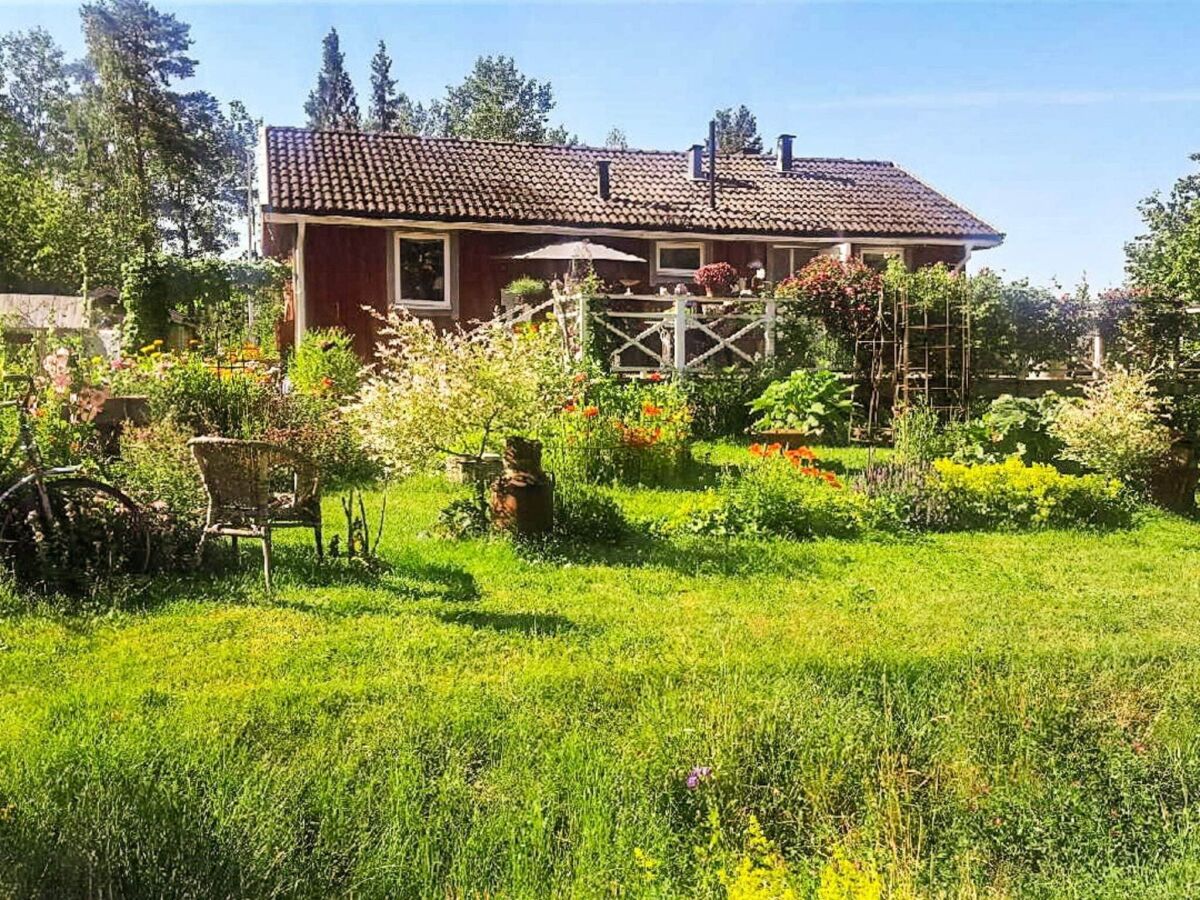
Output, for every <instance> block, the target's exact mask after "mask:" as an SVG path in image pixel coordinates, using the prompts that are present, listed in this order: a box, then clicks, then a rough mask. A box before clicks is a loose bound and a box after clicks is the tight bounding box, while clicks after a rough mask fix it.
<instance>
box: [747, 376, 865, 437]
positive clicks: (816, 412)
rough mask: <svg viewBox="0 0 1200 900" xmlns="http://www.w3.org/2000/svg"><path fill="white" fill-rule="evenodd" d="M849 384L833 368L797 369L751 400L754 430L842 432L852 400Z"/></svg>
mask: <svg viewBox="0 0 1200 900" xmlns="http://www.w3.org/2000/svg"><path fill="white" fill-rule="evenodd" d="M853 391H854V387H853V386H852V385H847V384H843V383H842V380H841V378H840V377H838V375H837V374H836V373H834V372H827V371H817V372H812V371H808V370H806V369H799V370H797V371H795V372H793V373H792V374H791V375H789V376H788V377H787V378H784V379H782V380H780V381H776V382H773V383H772V384H770V385H768V386H767V389H766V390H765V391H763V392H762V394H761V395H760V396H759V397H758V398H757V399H755V400H753V401H751V403H750V411H751V412H753V413H757V414H758V418H757V419H755V420H754V422H753V423H752V424H751V426H750V427H751V429H753V430H754V431H760V432H761V431H798V432H800V433H801V434H803V435H806V436H808V435H812V436H816V435H821V436H824V437H826V438H829V439H835V440H836V439H839V438H842V437H844V436H845V432H846V429H847V426H848V424H849V421H850V411H851V410H852V409H853V408H854V402H853V401H852V400H851V399H850V397H851V394H852V393H853Z"/></svg>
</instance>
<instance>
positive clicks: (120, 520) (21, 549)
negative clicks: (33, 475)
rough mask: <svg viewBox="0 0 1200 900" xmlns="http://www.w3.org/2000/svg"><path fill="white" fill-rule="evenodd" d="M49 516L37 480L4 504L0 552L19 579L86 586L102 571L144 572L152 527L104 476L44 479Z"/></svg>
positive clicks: (135, 505)
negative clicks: (46, 513) (39, 492)
mask: <svg viewBox="0 0 1200 900" xmlns="http://www.w3.org/2000/svg"><path fill="white" fill-rule="evenodd" d="M44 487H45V491H46V498H47V500H48V510H49V513H50V517H49V521H46V516H45V513H44V512H43V510H42V507H41V503H40V502H39V496H38V489H37V486H36V484H34V483H33V482H31V483H29V484H28V485H26V486H24V487H23V488H21V489H20V490H18V491H17V492H16V493H15V494H14V495H12V496H11V497H9V498H8V500H7V501H5V503H4V507H3V509H2V510H0V556H3V558H4V561H5V562H6V563H7V564H8V566H9V568H10V569H11V570H12V571H13V572H14V574H16V576H17V577H18V579H19V580H22V581H26V582H27V583H41V584H42V585H43V586H46V587H52V588H53V587H66V588H74V589H86V588H88V587H89V586H90V584H91V583H92V582H94V581H95V579H96V578H97V577H98V576H104V575H115V574H133V575H136V574H141V573H143V572H145V571H146V570H147V569H148V568H149V565H150V530H149V528H148V527H147V524H146V520H145V516H144V515H143V514H142V511H141V509H140V507H139V506H138V504H137V503H135V502H134V501H133V500H132V499H131V498H130V497H129V496H127V495H126V494H124V493H122V492H121V491H119V490H117V489H116V488H114V487H112V486H111V485H107V484H105V483H104V482H102V481H96V480H94V479H91V478H57V479H54V480H51V481H46V482H44Z"/></svg>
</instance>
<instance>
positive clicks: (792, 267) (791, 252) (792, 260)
mask: <svg viewBox="0 0 1200 900" xmlns="http://www.w3.org/2000/svg"><path fill="white" fill-rule="evenodd" d="M771 249H772V250H786V251H788V271H787V274H786V275H784V276H783V277H784V278H790V277H791V276H792V275H794V274H796V272H798V271H799V270H800V268H802V267H797V266H796V251H797V250H811V251H813V257H814V258H816V257H817V256H820V255H821V254H822V253H825V252H826V248H824V247H822V246H821V245H820V244H772V245H771ZM766 262H767V277H768V278H769V277H770V275H771V257H770V254H768V255H767V260H766Z"/></svg>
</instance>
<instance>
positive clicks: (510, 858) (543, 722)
mask: <svg viewBox="0 0 1200 900" xmlns="http://www.w3.org/2000/svg"><path fill="white" fill-rule="evenodd" d="M685 493H686V492H679V491H657V492H638V493H636V494H635V493H633V492H622V493H621V494H620V497H621V498H622V499H623V501H624V502H625V503H626V504H627V505H628V507H629V508H630V509H631V510H632V511H633V512H635V513H645V512H646V511H648V510H650V509H655V508H659V507H662V506H665V505H668V504H671V503H676V502H679V500H680V498H681V497H682V496H683V495H684V494H685ZM449 496H450V493H449V488H447V487H445V486H443V485H441V484H439V483H437V482H433V481H428V482H425V481H419V482H412V483H409V484H407V485H402V486H399V487H396V488H394V489H393V490H392V493H391V497H390V503H389V509H390V526H389V528H388V531H387V534H386V536H385V541H384V547H383V555H384V557H385V559H386V560H387V561H388V563H389V569H388V571H386V572H384V573H383V574H381V575H378V576H373V575H369V574H368V573H365V572H363V571H361V570H359V569H357V568H355V567H349V566H347V565H346V564H345V563H344V562H343V563H335V564H331V565H328V566H326V567H324V568H318V567H316V566H315V564H313V563H312V561H311V555H312V554H311V550H309V549H307V547H305V546H303V539H302V538H301V536H300V535H294V536H293V537H294V539H293V540H290V541H289V542H288V543H286V544H284V546H283V547H281V549H280V553H279V557H280V558H279V560H278V565H277V570H278V585H277V591H276V594H275V596H273V597H271V598H269V599H268V598H266V597H264V596H263V594H262V592H261V588H260V587H259V582H258V578H259V577H261V576H260V573H259V572H258V570H257V569H256V565H257V556H256V554H255V553H254V552H253V550H251V551H249V552H247V551H245V550H244V551H243V557H242V562H243V569H242V570H241V571H240V572H236V571H235V572H230V573H228V574H225V575H222V576H220V577H218V578H215V579H214V578H211V577H206V578H201V577H196V578H192V579H188V580H184V581H180V582H177V583H175V584H172V585H163V586H160V587H159V588H158V596H157V597H156V598H145V599H144V600H143V602H142V604H141V606H139V607H138V608H135V609H133V610H130V611H124V612H118V613H113V614H109V615H105V616H100V617H86V618H85V617H72V618H65V619H55V618H52V617H48V616H46V615H17V614H10V615H7V616H5V617H0V896H3V895H6V894H11V895H12V896H15V897H16V896H19V897H24V896H31V895H42V896H48V897H62V896H81V895H82V896H103V897H112V896H117V897H123V896H170V897H182V896H196V897H258V896H288V897H290V896H296V897H327V896H334V895H347V896H362V897H474V896H479V897H482V896H492V897H548V896H572V897H601V896H630V897H640V896H655V897H662V896H669V897H676V896H678V897H693V896H712V895H719V893H720V886H719V883H718V879H717V876H716V869H717V867H718V866H719V865H720V863H721V858H723V859H724V860H725V861H726V862H728V861H729V860H730V859H731V858H732V856H733V855H734V854H736V851H737V850H738V848H739V847H740V844H741V840H742V835H744V832H745V827H746V823H747V821H748V819H749V816H750V815H751V814H753V815H754V816H756V817H757V818H758V820H759V821H760V822H761V823H762V825H763V828H764V830H765V831H766V833H767V834H768V836H769V837H770V838H771V839H772V840H773V841H775V842H776V844H777V845H778V847H779V848H780V849H781V851H782V853H783V855H784V856H785V857H786V859H787V860H788V864H789V867H790V869H791V871H792V873H793V876H794V877H795V878H796V880H797V881H798V883H799V884H800V885H801V888H802V889H803V888H811V887H812V886H813V885H815V884H816V879H817V877H818V873H819V871H820V869H821V866H822V865H823V863H824V862H825V860H826V859H827V858H828V855H829V854H830V853H831V852H832V851H833V849H834V848H835V847H837V848H841V849H843V850H844V851H845V853H846V854H847V855H848V856H849V857H850V858H852V859H854V860H857V861H860V862H862V863H864V864H869V865H873V866H874V867H875V868H877V869H878V870H879V871H880V872H881V873H882V874H883V876H884V878H885V881H886V883H887V886H888V888H889V889H890V890H891V891H892V892H893V893H894V895H897V896H909V895H913V894H915V895H917V896H960V895H962V896H1100V895H1103V896H1112V897H1124V896H1162V897H1177V896H1187V895H1196V894H1200V839H1198V835H1197V832H1196V827H1197V825H1198V824H1200V809H1198V807H1197V799H1196V798H1197V796H1198V795H1200V627H1198V624H1200V622H1198V615H1197V604H1198V601H1200V525H1198V524H1196V523H1193V522H1187V521H1184V520H1181V519H1178V518H1173V517H1167V516H1159V515H1152V516H1149V517H1147V518H1145V519H1144V520H1143V521H1142V522H1140V523H1139V525H1138V526H1137V527H1136V528H1134V529H1132V530H1129V531H1122V532H1113V533H1108V534H1087V533H1067V532H1055V533H1042V534H1025V535H1017V534H1005V535H984V534H963V535H950V536H938V537H930V538H922V539H913V540H891V541H889V540H878V539H876V540H864V541H857V542H847V541H818V542H813V543H791V542H784V541H735V542H724V541H714V540H695V541H686V542H680V543H669V542H663V541H652V540H649V539H643V540H637V541H635V542H633V543H632V544H630V545H628V546H624V547H620V548H605V549H595V548H592V549H591V550H588V551H582V550H580V551H563V552H562V553H561V554H560V555H559V556H558V557H556V558H553V559H551V558H546V557H545V556H534V555H530V554H523V553H521V552H519V551H518V550H517V549H514V548H513V547H512V546H511V545H509V544H507V543H505V542H502V541H482V540H481V541H469V542H463V543H451V542H445V541H441V540H438V539H434V538H430V537H427V536H425V532H426V531H427V530H428V529H429V527H430V526H431V524H432V522H433V520H434V517H435V515H436V511H437V510H438V508H440V506H441V505H443V504H444V503H445V502H446V500H447V499H448V498H449ZM329 512H330V514H331V516H332V515H333V513H334V505H333V504H331V507H330V510H329ZM694 765H707V766H711V767H712V768H713V770H714V773H715V777H714V778H713V779H712V780H711V781H710V782H707V783H705V784H703V785H702V786H701V787H700V788H699V789H698V790H696V791H689V790H687V788H686V787H685V785H684V780H685V778H686V775H687V772H688V770H689V769H690V768H691V767H692V766H694ZM710 810H715V811H716V812H717V813H718V814H719V817H720V822H721V825H720V829H721V833H722V835H723V838H722V843H721V845H720V846H719V847H718V848H717V850H716V851H714V855H715V856H716V857H719V858H714V859H707V860H706V859H705V858H703V856H702V855H698V854H697V853H696V850H695V848H697V847H706V846H708V845H709V842H710V837H711V833H712V826H711V825H710V821H709V816H710ZM635 850H638V851H640V853H639V854H635ZM639 858H641V859H642V860H645V859H647V858H648V859H651V860H653V861H654V865H652V866H651V867H650V869H651V871H650V873H648V871H647V866H646V864H645V863H644V862H639V861H638V859H639ZM651 875H652V877H651Z"/></svg>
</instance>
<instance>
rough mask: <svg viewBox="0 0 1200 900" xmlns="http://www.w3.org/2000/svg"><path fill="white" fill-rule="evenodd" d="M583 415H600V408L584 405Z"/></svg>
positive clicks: (586, 416)
mask: <svg viewBox="0 0 1200 900" xmlns="http://www.w3.org/2000/svg"><path fill="white" fill-rule="evenodd" d="M583 415H584V417H585V418H588V419H594V418H596V416H598V415H600V410H598V409H596V407H594V406H586V407H584V410H583Z"/></svg>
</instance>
